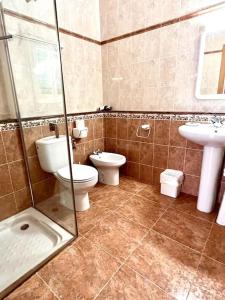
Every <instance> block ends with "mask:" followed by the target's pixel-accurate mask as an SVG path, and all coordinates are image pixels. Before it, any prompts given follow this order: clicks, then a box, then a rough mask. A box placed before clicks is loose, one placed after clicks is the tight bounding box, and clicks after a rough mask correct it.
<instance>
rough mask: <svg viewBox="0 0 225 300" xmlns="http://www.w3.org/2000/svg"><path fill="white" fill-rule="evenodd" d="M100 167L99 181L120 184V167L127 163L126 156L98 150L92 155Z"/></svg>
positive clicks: (91, 158)
mask: <svg viewBox="0 0 225 300" xmlns="http://www.w3.org/2000/svg"><path fill="white" fill-rule="evenodd" d="M90 160H91V161H92V163H93V164H94V166H96V168H97V169H98V175H99V181H100V182H101V183H104V184H109V185H118V184H119V168H120V167H121V166H122V165H124V164H125V163H126V157H125V156H123V155H120V154H116V153H108V152H98V153H96V154H91V155H90Z"/></svg>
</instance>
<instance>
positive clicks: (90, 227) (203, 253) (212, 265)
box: [6, 178, 225, 300]
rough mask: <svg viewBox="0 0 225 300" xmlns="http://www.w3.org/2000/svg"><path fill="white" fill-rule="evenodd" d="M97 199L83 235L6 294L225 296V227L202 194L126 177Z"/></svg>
mask: <svg viewBox="0 0 225 300" xmlns="http://www.w3.org/2000/svg"><path fill="white" fill-rule="evenodd" d="M90 198H91V203H92V205H91V209H90V210H89V211H87V212H84V213H78V225H79V231H80V237H79V238H78V239H77V240H76V241H75V242H74V243H73V244H72V245H71V246H69V247H67V248H66V249H65V250H63V251H62V252H61V253H60V254H59V255H58V256H57V257H55V258H54V259H53V260H51V261H50V262H49V263H48V264H47V265H45V266H44V267H43V268H42V269H41V270H39V271H38V272H37V273H36V274H35V275H34V276H33V277H32V278H30V279H29V280H27V281H26V282H25V283H24V284H23V285H22V286H20V287H19V288H18V289H17V290H15V291H14V292H13V293H12V294H10V295H9V296H8V297H7V298H6V299H8V300H9V299H19V300H20V299H21V300H26V299H27V300H28V299H29V300H30V299H32V300H34V299H39V300H41V299H44V300H50V299H51V300H53V299H60V300H61V299H66V300H75V299H79V300H81V299H98V300H99V299H142V300H143V299H153V300H156V299H159V300H163V299H179V300H180V299H187V300H197V299H199V300H200V299H201V300H217V299H218V300H219V299H221V300H222V299H225V228H224V227H222V226H219V225H217V224H216V223H215V217H216V214H215V213H212V214H210V215H209V214H204V213H200V212H198V211H197V210H196V208H195V207H196V199H195V198H194V197H192V196H188V195H184V194H183V195H181V196H180V197H179V199H177V200H176V201H174V200H173V199H171V198H168V197H165V196H162V195H160V194H159V191H158V188H157V187H153V186H148V185H145V184H142V183H138V182H136V181H134V180H132V179H129V178H122V179H121V184H120V187H109V186H103V185H99V186H98V187H97V188H95V189H94V190H93V192H91V194H90Z"/></svg>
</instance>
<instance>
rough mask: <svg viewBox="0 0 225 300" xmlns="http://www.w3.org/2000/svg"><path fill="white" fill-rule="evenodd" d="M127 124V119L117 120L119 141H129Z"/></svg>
mask: <svg viewBox="0 0 225 300" xmlns="http://www.w3.org/2000/svg"><path fill="white" fill-rule="evenodd" d="M127 123H128V122H127V119H116V124H117V125H116V129H117V132H116V137H117V139H121V140H127ZM114 126H115V125H114Z"/></svg>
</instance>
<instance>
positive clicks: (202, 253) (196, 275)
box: [186, 223, 214, 299]
mask: <svg viewBox="0 0 225 300" xmlns="http://www.w3.org/2000/svg"><path fill="white" fill-rule="evenodd" d="M213 225H214V223H212V225H211V228H210V230H209V233H208V237H207V239H206V241H205V243H204V246H203V248H202V251H201V256H200V259H199V263H198V266H197V268H196V271H195V272H196V273H195V277H194V279H196V278H197V277H198V271H199V267H200V264H201V261H202V257H203V256H204V250H205V247H206V245H207V243H208V241H209V237H210V235H211V232H212V228H213ZM194 279H193V281H194ZM193 281H192V282H191V285H190V289H189V291H188V294H187V298H186V299H188V296H189V294H190V291H191V288H192V286H193V285H194V284H193Z"/></svg>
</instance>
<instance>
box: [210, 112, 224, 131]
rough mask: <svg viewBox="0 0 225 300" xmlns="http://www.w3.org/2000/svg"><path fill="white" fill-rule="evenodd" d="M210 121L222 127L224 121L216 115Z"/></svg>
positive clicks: (215, 125)
mask: <svg viewBox="0 0 225 300" xmlns="http://www.w3.org/2000/svg"><path fill="white" fill-rule="evenodd" d="M210 123H211V124H212V125H213V126H214V127H217V128H218V127H222V126H223V121H222V119H221V117H219V116H217V115H215V116H214V117H213V118H212V119H211V120H210Z"/></svg>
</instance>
